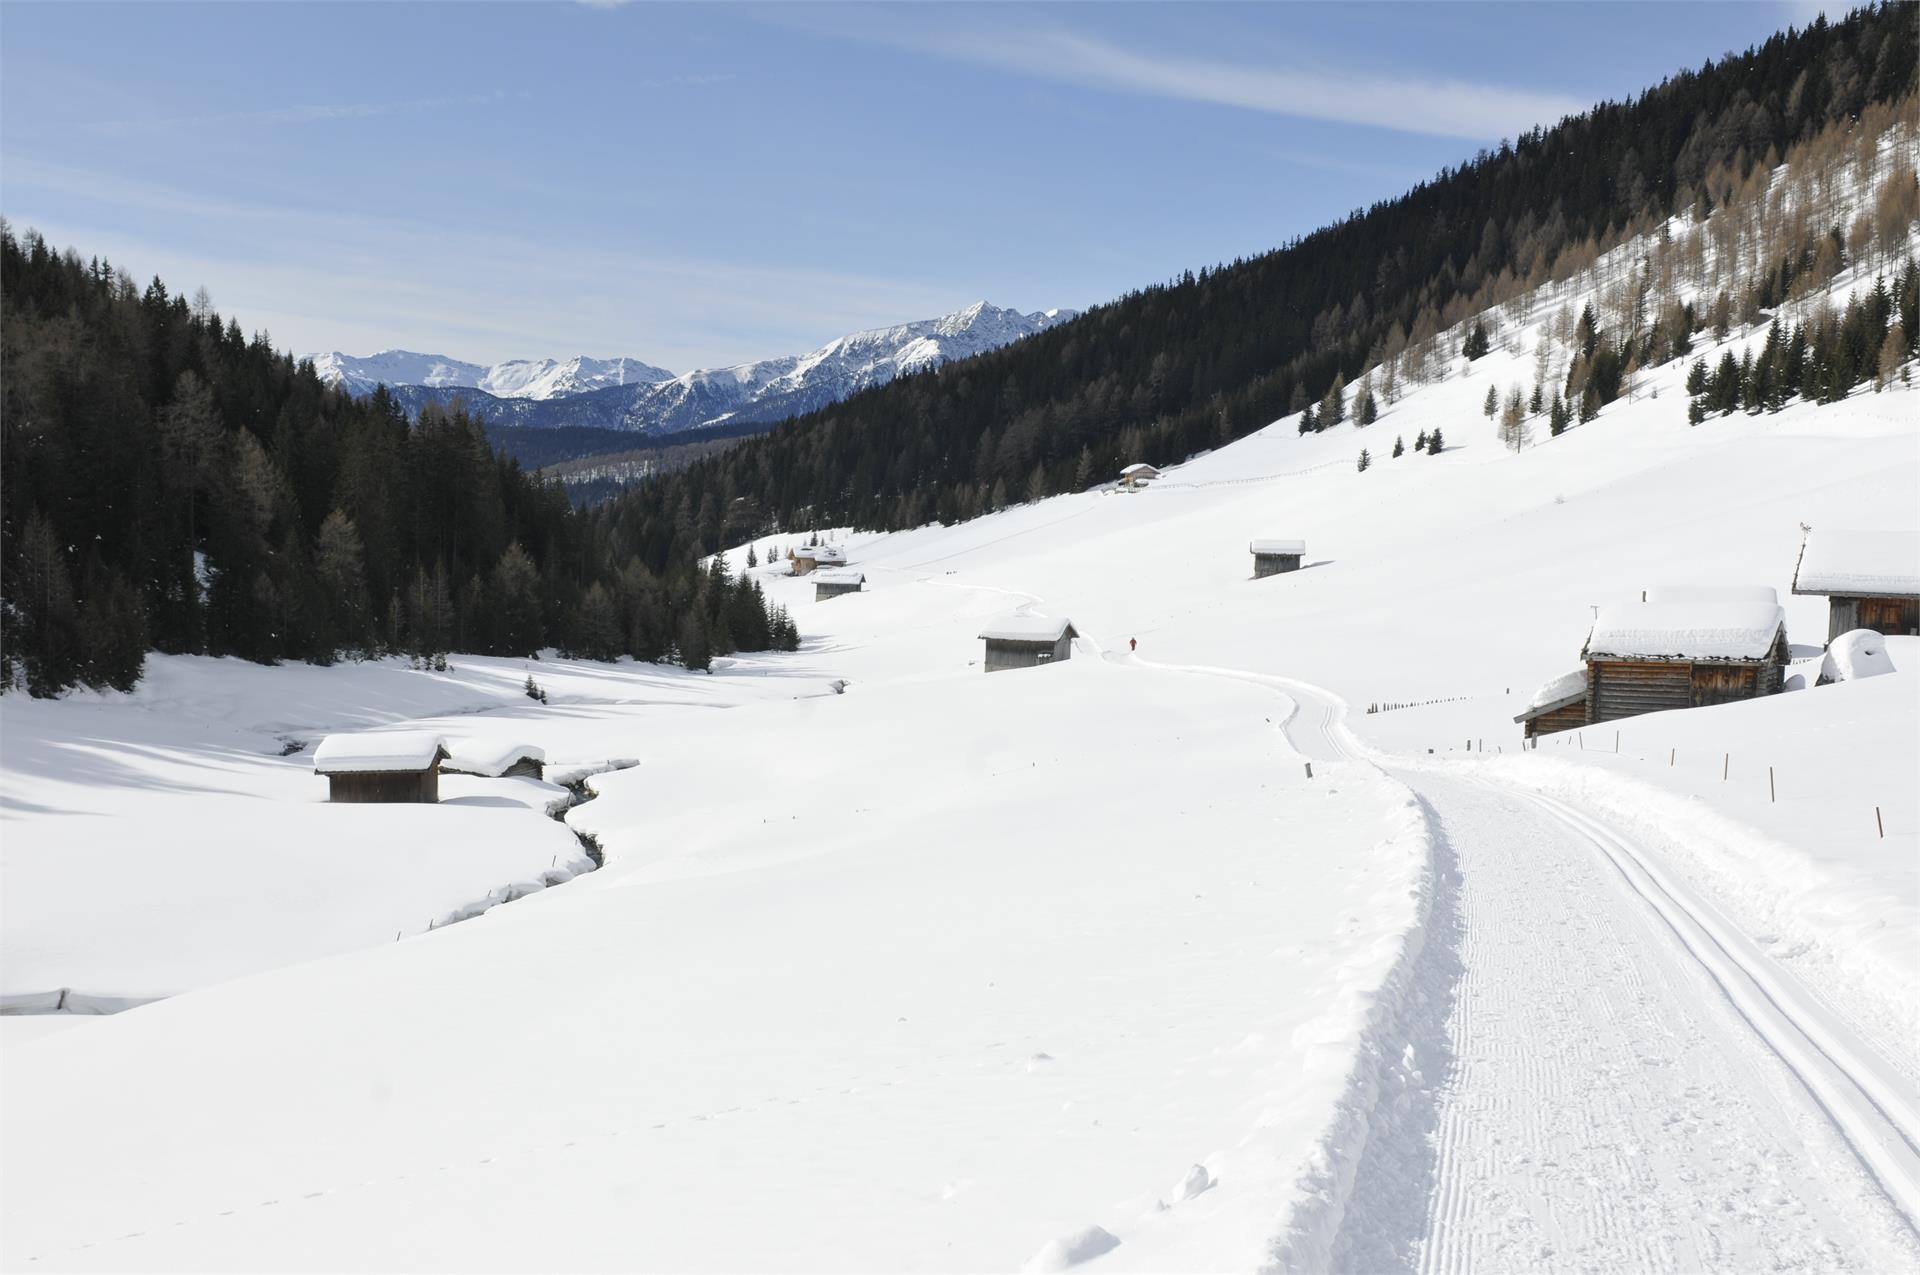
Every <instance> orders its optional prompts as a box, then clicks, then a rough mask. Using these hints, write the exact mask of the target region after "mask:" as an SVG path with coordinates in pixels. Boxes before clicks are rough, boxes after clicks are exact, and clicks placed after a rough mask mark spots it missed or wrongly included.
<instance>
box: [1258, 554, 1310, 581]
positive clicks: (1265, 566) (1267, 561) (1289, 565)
mask: <svg viewBox="0 0 1920 1275" xmlns="http://www.w3.org/2000/svg"><path fill="white" fill-rule="evenodd" d="M1299 569H1300V555H1299V554H1297V553H1256V554H1254V555H1253V578H1254V579H1256V580H1259V579H1261V578H1263V577H1265V576H1277V575H1279V574H1281V573H1282V572H1285V571H1298V570H1299Z"/></svg>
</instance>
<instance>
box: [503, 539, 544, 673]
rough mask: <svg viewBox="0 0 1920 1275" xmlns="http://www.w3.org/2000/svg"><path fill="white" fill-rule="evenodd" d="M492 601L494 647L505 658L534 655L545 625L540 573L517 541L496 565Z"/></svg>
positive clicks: (542, 639)
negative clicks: (508, 656) (541, 603)
mask: <svg viewBox="0 0 1920 1275" xmlns="http://www.w3.org/2000/svg"><path fill="white" fill-rule="evenodd" d="M490 595H491V596H490V601H491V603H492V605H493V608H494V612H493V621H494V633H495V637H494V647H495V649H497V650H499V651H500V652H501V653H502V654H506V655H532V654H533V653H534V652H536V651H538V650H539V649H540V647H541V646H542V645H543V643H544V641H545V638H546V623H545V620H544V618H543V615H542V610H543V608H542V607H541V605H540V571H539V568H537V567H535V566H534V564H533V559H532V558H530V557H528V556H527V551H526V550H524V549H522V548H521V547H520V542H519V541H517V540H516V541H514V542H513V543H512V544H510V545H508V546H507V547H506V550H505V551H504V552H503V553H501V555H500V560H499V561H498V562H497V563H495V564H494V568H493V580H492V589H491V590H490Z"/></svg>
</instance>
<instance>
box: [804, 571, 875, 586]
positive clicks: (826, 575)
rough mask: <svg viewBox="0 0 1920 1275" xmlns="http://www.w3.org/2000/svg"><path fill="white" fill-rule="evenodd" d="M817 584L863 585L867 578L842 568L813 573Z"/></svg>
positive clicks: (859, 573)
mask: <svg viewBox="0 0 1920 1275" xmlns="http://www.w3.org/2000/svg"><path fill="white" fill-rule="evenodd" d="M813 578H814V582H815V583H817V584H865V583H866V582H867V577H866V576H865V575H864V574H862V573H861V572H858V571H852V570H848V569H845V568H842V569H841V570H838V571H816V572H814V573H813Z"/></svg>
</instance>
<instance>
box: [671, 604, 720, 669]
mask: <svg viewBox="0 0 1920 1275" xmlns="http://www.w3.org/2000/svg"><path fill="white" fill-rule="evenodd" d="M678 647H679V651H680V663H681V664H683V665H685V666H686V667H687V668H690V669H693V670H694V671H695V672H703V673H711V672H712V671H713V648H712V646H711V645H710V644H709V642H708V639H707V623H706V620H705V618H704V617H702V616H701V614H700V609H699V608H698V607H693V608H690V609H689V610H688V611H687V614H686V615H685V617H683V618H682V619H681V621H680V639H679V642H678Z"/></svg>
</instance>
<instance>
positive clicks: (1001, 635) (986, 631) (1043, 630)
mask: <svg viewBox="0 0 1920 1275" xmlns="http://www.w3.org/2000/svg"><path fill="white" fill-rule="evenodd" d="M1072 633H1073V621H1071V620H1069V619H1066V618H1065V617H1064V616H1063V617H1060V618H1058V619H1056V618H1054V617H1053V616H1050V615H1019V614H1014V615H1003V616H1001V617H1000V618H999V619H997V620H995V621H994V622H993V623H991V624H989V625H987V626H986V627H985V628H983V629H981V630H980V636H981V637H983V638H985V639H987V640H988V641H1001V642H1058V641H1059V640H1060V638H1061V637H1062V636H1063V635H1066V634H1072Z"/></svg>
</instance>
